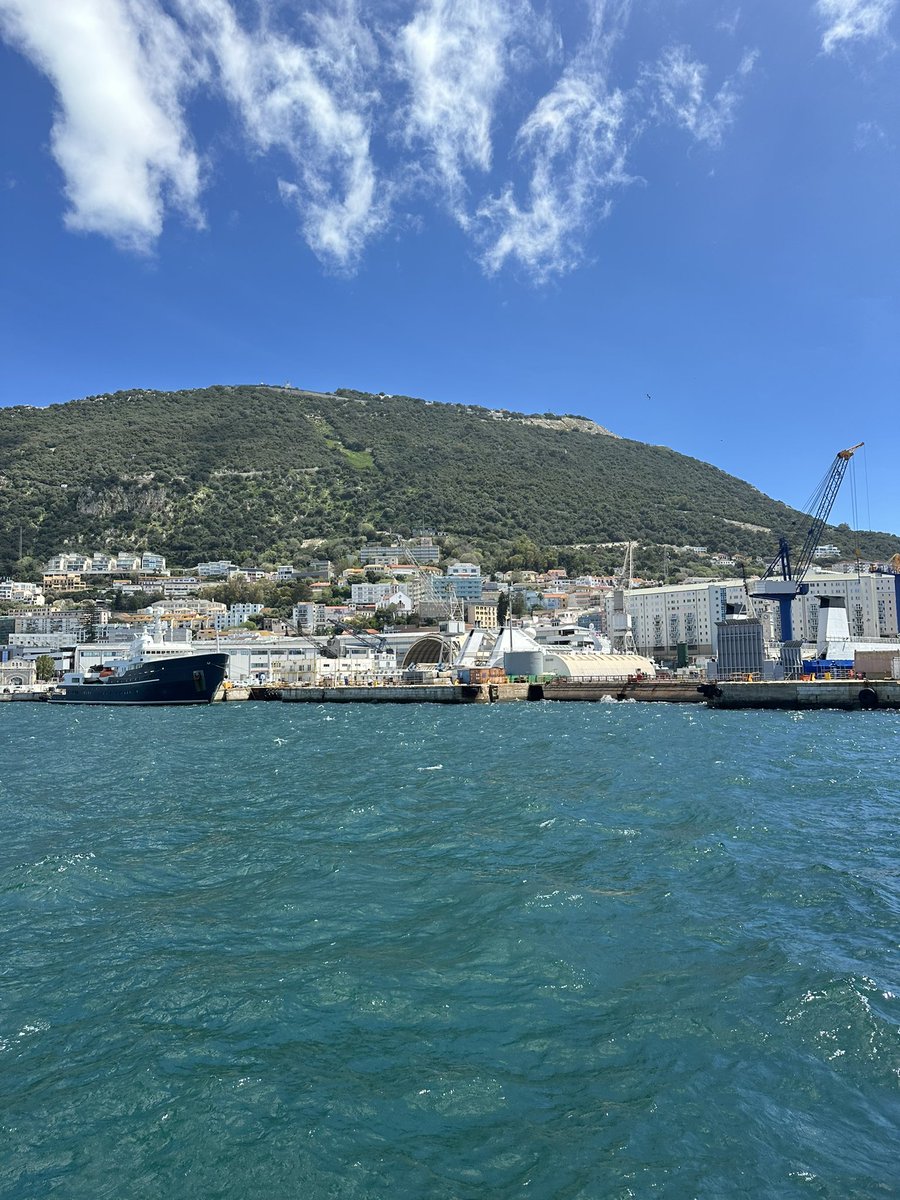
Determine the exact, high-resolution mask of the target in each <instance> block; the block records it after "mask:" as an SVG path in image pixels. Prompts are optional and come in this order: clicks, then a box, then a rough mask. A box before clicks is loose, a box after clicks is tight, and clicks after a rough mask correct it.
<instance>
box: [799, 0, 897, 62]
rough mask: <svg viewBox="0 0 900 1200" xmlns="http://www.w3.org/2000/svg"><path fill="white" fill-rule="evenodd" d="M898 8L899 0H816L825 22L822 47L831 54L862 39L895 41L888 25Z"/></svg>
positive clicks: (884, 41) (818, 10)
mask: <svg viewBox="0 0 900 1200" xmlns="http://www.w3.org/2000/svg"><path fill="white" fill-rule="evenodd" d="M896 9H897V0H816V12H817V13H818V16H819V18H820V19H821V21H822V22H823V23H824V25H825V29H824V32H823V34H822V49H823V50H824V51H825V52H826V54H830V53H832V52H833V51H834V50H837V49H839V48H840V47H841V46H844V45H846V44H847V43H850V42H861V41H876V42H881V43H882V44H884V45H886V46H889V45H892V44H893V43H892V40H891V36H890V31H889V25H890V21H891V18H892V17H893V15H894V13H895V11H896Z"/></svg>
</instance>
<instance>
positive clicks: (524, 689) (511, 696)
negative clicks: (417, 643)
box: [281, 683, 542, 704]
mask: <svg viewBox="0 0 900 1200" xmlns="http://www.w3.org/2000/svg"><path fill="white" fill-rule="evenodd" d="M535 686H537V687H538V689H539V688H540V685H534V684H529V683H397V684H383V685H377V686H375V685H373V686H371V687H366V686H354V685H353V684H337V685H335V686H333V687H316V686H315V685H314V684H313V685H306V686H304V687H294V688H282V691H281V699H282V700H285V701H288V702H299V703H305V704H354V703H359V702H362V703H365V704H496V703H498V702H502V701H508V700H540V699H542V696H541V695H540V694H537V695H530V694H529V691H530V689H532V688H533V687H535Z"/></svg>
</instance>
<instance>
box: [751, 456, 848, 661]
mask: <svg viewBox="0 0 900 1200" xmlns="http://www.w3.org/2000/svg"><path fill="white" fill-rule="evenodd" d="M864 444H865V443H864V442H857V444H856V445H855V446H850V447H849V449H847V450H839V451H838V452H837V454H836V455H835V458H834V462H833V463H832V464H831V466H830V467H829V469H828V471H827V473H826V474H825V476H824V478H823V479H822V481H821V483H820V484H819V486H818V487H817V488H816V491H815V493H814V495H813V498H812V500H811V502H810V505H809V507H810V509H811V510H812V511H811V513H810V515H811V516H812V524H811V525H810V527H809V529H808V530H807V532H806V538H805V540H804V542H803V546H802V548H801V550H800V553H799V554H798V555H797V557H796V558H795V559H794V561H793V562H792V561H791V548H790V545H789V543H788V540H787V538H786V537H784V536H782V537H781V538H779V541H778V553H777V554H776V555H775V557H774V558H773V559H772V561H771V562H770V563H769V565H768V567H767V568H766V570H765V571H764V572H763V574H762V577H761V578H760V580H759V583H758V584H757V585H756V591H754V592H753V596H754V598H756V599H764V600H766V599H767V600H777V601H778V608H779V612H780V615H781V640H782V641H783V642H790V641H792V640H793V634H794V625H793V620H792V618H791V605H792V603H793V601H794V597H795V596H805V595H806V593H807V592H808V591H809V585H808V584H806V583H804V582H803V581H804V579H805V578H806V573H807V571H808V570H809V568H810V566H811V564H812V560H813V555H814V554H815V552H816V546H818V544H819V539H820V538H821V536H822V530H823V529H824V528H825V525H826V523H827V521H828V518H829V516H830V515H831V509H832V506H833V504H834V501H835V499H836V497H837V494H838V491H839V490H840V486H841V482H842V481H843V478H844V475H845V474H846V471H847V467H848V465H849V463H850V459H851V458H852V457H853V455H854V454H855V453H856V451H857V450H859V449H860V447H861V446H863V445H864Z"/></svg>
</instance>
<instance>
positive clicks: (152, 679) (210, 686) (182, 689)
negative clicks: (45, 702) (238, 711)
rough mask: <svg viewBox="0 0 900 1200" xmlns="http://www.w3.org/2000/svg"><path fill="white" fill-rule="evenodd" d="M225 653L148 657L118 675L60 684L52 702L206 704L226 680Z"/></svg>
mask: <svg viewBox="0 0 900 1200" xmlns="http://www.w3.org/2000/svg"><path fill="white" fill-rule="evenodd" d="M227 668H228V655H227V654H185V655H179V656H178V657H177V658H157V659H149V660H148V661H147V662H144V663H141V664H140V666H135V667H131V668H129V670H127V671H124V672H123V673H122V674H121V675H111V676H109V677H108V678H106V679H98V680H96V681H95V682H91V683H61V684H60V685H59V686H58V687H57V688H56V690H55V691H54V692H53V693H52V694H51V696H50V703H51V704H209V703H211V702H212V699H213V697H214V696H215V694H216V692H217V691H218V689H219V687H220V686H221V684H222V682H223V681H224V679H225V672H226V670H227Z"/></svg>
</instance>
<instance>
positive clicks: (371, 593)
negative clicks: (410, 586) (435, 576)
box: [350, 580, 409, 605]
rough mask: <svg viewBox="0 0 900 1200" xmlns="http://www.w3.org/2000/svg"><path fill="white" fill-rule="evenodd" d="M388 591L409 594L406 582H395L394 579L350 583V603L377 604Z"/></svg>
mask: <svg viewBox="0 0 900 1200" xmlns="http://www.w3.org/2000/svg"><path fill="white" fill-rule="evenodd" d="M390 592H403V593H404V595H407V596H408V595H409V592H408V590H407V587H406V584H405V583H396V582H395V581H394V580H382V581H381V582H380V583H352V584H351V585H350V603H351V604H353V605H359V604H377V603H378V601H379V600H381V599H383V598H384V597H385V596H387V595H388V594H389V593H390Z"/></svg>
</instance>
